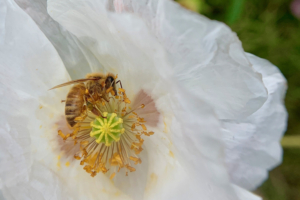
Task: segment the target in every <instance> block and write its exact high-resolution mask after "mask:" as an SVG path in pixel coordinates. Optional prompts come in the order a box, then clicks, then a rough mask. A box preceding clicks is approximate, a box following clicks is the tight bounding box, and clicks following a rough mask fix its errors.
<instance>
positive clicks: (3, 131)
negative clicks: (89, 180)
mask: <svg viewBox="0 0 300 200" xmlns="http://www.w3.org/2000/svg"><path fill="white" fill-rule="evenodd" d="M0 9H1V11H0V33H1V35H0V68H1V74H0V80H1V83H0V94H1V97H2V98H1V99H0V110H1V115H0V119H1V120H0V123H1V124H0V127H1V128H0V142H1V145H0V146H1V147H0V152H1V154H0V157H1V159H0V165H1V169H0V187H1V190H2V192H3V195H4V196H5V197H7V198H8V199H34V198H35V197H36V199H48V198H49V197H50V194H49V193H47V192H50V193H51V192H52V193H54V192H55V191H56V190H57V187H58V185H57V184H56V183H57V182H52V181H51V180H50V179H48V178H47V181H49V183H48V184H49V185H48V187H47V188H44V187H42V185H40V184H38V182H40V181H41V180H43V179H44V178H45V177H49V176H51V177H54V176H55V174H53V175H51V174H52V173H51V174H49V173H50V171H49V170H47V171H48V173H44V174H40V173H42V171H36V167H38V166H36V165H35V164H34V163H35V160H34V158H33V157H34V154H38V152H36V151H37V149H36V146H39V145H42V144H40V143H37V142H36V141H39V139H40V138H42V134H41V131H42V130H43V127H42V126H40V125H41V121H42V119H40V118H39V117H38V116H37V111H38V110H40V108H42V107H44V109H48V107H51V113H50V114H51V115H48V116H47V117H46V118H45V119H43V120H46V121H47V122H48V123H51V122H53V119H54V117H55V116H56V114H57V113H61V112H62V109H63V107H62V105H60V104H55V106H53V102H55V101H59V99H61V98H64V97H65V92H66V91H63V90H58V91H56V92H48V89H49V88H51V87H52V86H53V85H55V84H58V83H60V82H62V81H67V80H69V75H68V73H67V72H66V70H65V68H64V66H63V64H62V62H61V59H60V58H59V56H58V54H57V53H56V51H55V49H54V48H53V46H52V45H51V43H50V42H49V41H48V40H47V38H46V37H45V36H44V34H43V33H42V32H41V31H40V30H39V28H38V27H37V26H36V25H35V23H34V22H33V21H32V20H31V19H30V17H29V16H27V15H26V14H25V13H24V12H23V11H22V10H21V9H20V8H19V7H18V6H17V5H16V4H15V2H14V1H10V0H8V1H1V2H0ZM51 104H52V105H51ZM41 165H43V164H42V163H39V166H41ZM43 167H44V166H41V168H43ZM48 175H49V176H48ZM56 179H58V178H56ZM50 183H51V184H50ZM22 186H24V187H22ZM25 186H26V187H25ZM16 191H18V192H16ZM43 191H45V192H43ZM51 197H52V196H51Z"/></svg>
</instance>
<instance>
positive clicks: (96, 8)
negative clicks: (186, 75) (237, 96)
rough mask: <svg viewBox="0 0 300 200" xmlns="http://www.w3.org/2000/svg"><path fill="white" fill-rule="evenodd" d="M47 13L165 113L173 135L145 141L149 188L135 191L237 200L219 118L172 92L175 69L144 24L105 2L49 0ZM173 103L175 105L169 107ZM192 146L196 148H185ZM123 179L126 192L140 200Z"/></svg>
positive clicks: (159, 134) (171, 196)
mask: <svg viewBox="0 0 300 200" xmlns="http://www.w3.org/2000/svg"><path fill="white" fill-rule="evenodd" d="M48 12H49V13H50V15H51V16H52V17H53V18H54V19H55V20H57V21H58V22H59V23H60V24H61V25H62V26H64V27H66V29H67V30H68V31H70V32H71V33H72V34H74V35H76V36H77V38H78V39H79V40H80V41H81V42H82V43H83V44H85V45H86V46H87V47H89V48H90V49H91V52H93V54H94V55H95V57H96V58H97V59H98V60H99V62H101V63H102V65H103V66H104V70H105V71H112V72H114V73H118V74H119V77H120V80H122V84H123V87H124V88H126V91H129V92H130V91H131V90H132V91H138V90H137V88H142V89H144V90H145V91H147V92H149V93H150V94H151V96H152V97H153V98H154V99H155V101H156V106H157V108H158V110H159V112H160V113H162V116H163V118H164V119H163V120H164V123H165V124H166V125H165V126H166V127H167V129H169V131H170V134H171V135H168V134H167V135H166V133H162V132H160V131H159V130H164V127H161V125H159V126H158V129H157V130H154V132H155V134H154V135H153V137H152V136H151V137H150V138H147V139H146V140H145V149H146V150H147V156H148V171H147V183H146V189H145V191H139V190H140V188H137V190H135V189H134V187H136V186H134V184H133V185H132V186H133V190H134V191H135V192H136V193H142V194H143V193H144V195H143V197H144V199H181V198H182V197H183V196H186V195H187V194H189V195H190V197H191V198H196V197H199V198H202V199H220V198H223V199H230V200H233V199H237V196H236V195H235V193H234V191H233V189H232V188H231V185H230V183H229V177H228V176H227V171H226V169H225V168H224V164H223V163H222V153H221V152H222V144H221V143H220V136H221V135H220V132H219V126H218V120H217V119H216V118H215V116H214V115H213V112H212V110H211V109H208V108H207V105H206V104H205V103H203V102H201V101H200V100H199V99H198V98H196V97H189V99H185V98H183V97H185V96H183V95H190V93H184V92H180V91H184V90H185V89H181V90H179V89H178V91H177V90H174V91H173V90H172V88H179V86H178V84H176V82H175V83H174V82H171V83H169V82H168V81H165V80H166V79H167V78H170V75H169V74H164V73H163V72H164V71H163V70H165V71H167V69H170V67H169V65H168V63H167V62H166V56H165V54H164V49H163V47H162V46H161V45H160V44H159V43H158V41H157V40H156V38H155V37H153V35H151V34H149V33H150V32H149V30H148V28H147V27H146V26H145V25H144V22H143V21H142V20H140V19H139V18H138V17H136V16H134V15H131V14H122V16H121V17H120V16H119V15H117V14H115V13H110V12H107V11H106V8H105V7H104V6H103V3H102V2H100V1H80V0H78V1H49V2H48ZM139 36H140V37H139ZM99 70H101V69H99ZM128 71H130V73H128ZM168 72H170V73H171V74H172V71H171V70H169V71H168ZM127 86H129V89H127V88H128V87H127ZM172 91H173V92H172ZM135 93H136V92H135ZM172 94H174V95H172ZM129 96H131V95H130V93H129ZM192 100H193V101H192ZM177 103H180V104H179V105H178V104H177ZM170 104H173V106H174V107H172V108H170ZM186 107H187V108H188V109H185V108H186ZM195 107H197V109H196V110H195V109H194V108H195ZM174 110H175V111H176V113H173V111H174ZM201 112H202V113H203V115H200V113H201ZM173 116H175V117H173ZM183 117H184V118H185V120H184V121H183V119H182V118H183ZM176 118H178V119H176ZM218 135H219V137H218ZM182 137H184V138H182ZM190 142H192V143H193V144H194V145H193V146H192V145H190V147H191V148H190V149H185V147H187V145H189V144H190ZM208 143H210V144H211V145H207V144H208ZM204 144H205V145H204ZM154 146H155V149H153V147H154ZM171 149H173V150H174V153H172V150H171ZM176 152H178V153H176ZM177 155H178V156H179V157H178V158H177ZM173 157H175V160H174V158H173ZM179 158H180V159H179ZM177 159H178V160H177ZM143 172H144V171H142V172H141V171H138V170H137V171H136V172H135V174H136V175H137V176H141V177H143ZM129 177H130V176H129ZM131 180H132V179H131ZM118 181H122V180H118ZM118 181H117V180H116V183H117V184H118V186H117V187H118V188H120V190H121V191H122V192H125V193H127V194H128V195H130V196H131V197H133V198H134V199H139V198H138V197H139V196H138V195H137V194H134V192H131V191H128V190H125V189H124V188H126V185H125V186H124V185H121V184H119V183H118ZM128 182H129V184H130V183H131V182H130V181H128Z"/></svg>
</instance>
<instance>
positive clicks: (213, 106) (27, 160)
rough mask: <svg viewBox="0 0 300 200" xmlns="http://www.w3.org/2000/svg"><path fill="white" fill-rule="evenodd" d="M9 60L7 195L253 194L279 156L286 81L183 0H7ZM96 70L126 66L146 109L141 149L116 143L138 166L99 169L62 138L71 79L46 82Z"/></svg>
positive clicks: (3, 54)
mask: <svg viewBox="0 0 300 200" xmlns="http://www.w3.org/2000/svg"><path fill="white" fill-rule="evenodd" d="M19 6H20V7H19ZM22 9H23V10H22ZM0 67H1V73H0V93H1V96H2V98H1V100H0V110H1V114H0V119H1V120H0V123H1V124H0V144H1V145H0V163H1V168H0V188H1V192H2V195H3V197H4V199H22V200H23V199H38V200H40V199H185V198H188V199H203V200H220V199H222V200H238V199H242V200H256V199H260V198H259V197H257V196H255V195H254V194H252V193H250V192H249V191H248V190H253V189H255V188H256V187H258V186H259V185H260V184H261V183H262V182H263V181H264V180H265V179H266V177H267V172H268V170H270V169H271V168H272V167H274V166H276V165H277V164H278V163H280V161H281V156H282V152H281V151H282V150H281V147H280V143H279V140H280V138H281V136H282V134H283V133H284V131H285V128H286V118H287V114H286V111H285V107H284V105H283V98H284V95H285V90H286V81H285V79H284V77H283V76H282V74H281V73H280V71H279V70H278V69H277V68H276V67H275V66H273V65H272V64H271V63H269V62H268V61H266V60H263V59H260V58H257V57H256V56H254V55H251V54H247V53H245V52H244V51H243V49H242V46H241V43H240V41H239V40H238V38H237V36H236V35H235V34H234V33H233V32H232V31H231V30H230V29H229V28H228V27H227V26H226V25H224V24H222V23H220V22H216V21H211V20H209V19H207V18H205V17H203V16H200V15H198V14H195V13H192V12H190V11H187V10H185V9H183V8H181V7H180V6H179V5H177V4H176V3H175V2H172V1H169V0H147V1H146V0H114V1H113V0H98V1H96V0H64V1H61V0H48V2H46V0H16V2H14V1H13V0H0ZM92 72H102V73H108V72H110V73H113V74H117V75H118V78H117V79H118V80H121V82H122V86H123V88H124V90H125V91H126V98H127V97H128V100H129V99H130V100H129V101H127V104H126V106H127V107H130V106H131V107H132V108H131V109H135V107H139V106H141V105H144V106H142V107H145V110H143V109H144V108H141V109H137V110H136V112H137V115H139V116H140V118H139V119H143V118H144V119H145V121H146V122H144V121H143V120H142V121H140V122H141V123H139V126H140V130H141V128H143V130H144V131H146V133H145V134H143V135H142V136H141V137H142V140H143V142H141V146H139V147H141V148H142V149H143V150H142V149H140V150H141V151H139V152H138V153H137V155H135V153H136V152H133V151H134V148H133V149H132V148H130V146H129V147H128V148H127V147H124V149H126V148H127V149H126V151H125V150H122V151H118V152H119V153H120V152H121V153H122V152H123V153H124V152H126V153H124V154H123V158H124V160H126V159H127V161H126V163H127V164H128V166H129V165H130V166H131V167H133V168H134V170H130V169H132V168H130V167H127V168H126V167H124V166H123V165H122V166H123V168H122V169H121V170H120V171H119V172H118V170H117V168H116V167H113V166H111V168H110V169H109V170H108V172H106V171H105V170H104V171H103V170H102V172H106V173H102V172H101V170H100V171H99V173H96V174H92V173H91V171H89V170H90V169H87V168H86V169H85V170H84V169H83V168H84V166H83V165H81V164H80V162H81V161H79V160H76V159H75V158H74V155H75V157H76V155H77V154H76V153H77V152H78V151H79V144H75V145H74V141H73V140H71V137H72V136H71V137H70V138H68V139H67V138H65V139H66V140H63V139H62V138H61V137H60V136H59V135H58V134H57V133H58V131H59V130H61V131H62V133H63V134H64V135H62V137H66V134H67V133H71V132H72V131H73V130H70V129H69V128H68V126H67V123H66V121H65V119H64V106H65V104H64V103H61V100H65V99H66V94H67V93H68V90H69V89H70V87H61V88H59V89H55V90H50V91H49V89H50V88H52V87H54V86H56V85H58V84H61V83H64V82H67V81H70V80H76V79H80V78H84V77H85V75H86V74H87V73H92ZM120 94H121V93H120ZM141 94H142V97H144V98H142V99H140V101H138V100H137V99H138V97H140V96H139V95H141ZM121 96H122V95H121ZM124 98H125V97H124ZM116 101H117V100H116ZM136 105H137V106H136ZM122 108H124V106H123V107H122ZM128 109H129V108H128ZM125 110H126V109H125ZM105 111H108V109H106V110H105ZM128 112H129V111H128ZM118 117H119V118H122V119H123V116H121V115H120V116H118ZM93 120H94V118H93ZM121 121H122V120H121ZM121 121H120V122H121ZM122 123H123V124H124V129H125V132H126V131H130V130H129V129H126V125H128V126H130V127H132V123H131V122H130V124H128V123H129V122H128V121H127V122H126V119H125V118H124V119H123V121H122ZM126 123H127V124H126ZM142 124H143V125H142ZM144 126H145V127H144ZM120 130H121V128H120ZM122 134H125V133H122ZM147 134H148V135H147ZM119 136H120V135H119ZM119 136H118V137H119ZM91 137H92V136H91ZM120 137H121V139H120V141H122V137H125V136H124V135H121V136H120ZM117 140H118V139H116V140H115V141H113V142H115V143H117V142H118V141H117ZM70 141H71V142H70ZM139 141H141V140H139ZM99 144H100V143H99ZM102 145H104V144H102ZM126 154H129V155H126ZM130 155H135V156H138V159H140V160H130ZM133 157H134V156H133ZM112 159H116V157H113V155H112V156H108V157H107V162H111V163H112ZM122 162H123V164H124V162H125V161H122ZM135 162H136V163H135ZM86 163H87V162H86ZM86 166H87V165H86ZM117 166H120V165H118V164H117ZM86 171H89V173H87V172H86ZM126 174H128V176H126ZM91 175H93V176H94V177H91ZM0 195H1V194H0ZM0 198H1V196H0Z"/></svg>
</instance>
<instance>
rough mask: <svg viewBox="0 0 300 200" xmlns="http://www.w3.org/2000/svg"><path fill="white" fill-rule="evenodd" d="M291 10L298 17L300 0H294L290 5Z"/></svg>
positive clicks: (299, 17) (299, 15)
mask: <svg viewBox="0 0 300 200" xmlns="http://www.w3.org/2000/svg"><path fill="white" fill-rule="evenodd" d="M290 8H291V11H292V13H293V15H294V16H295V17H297V18H298V19H300V0H294V1H293V2H292V3H291V5H290Z"/></svg>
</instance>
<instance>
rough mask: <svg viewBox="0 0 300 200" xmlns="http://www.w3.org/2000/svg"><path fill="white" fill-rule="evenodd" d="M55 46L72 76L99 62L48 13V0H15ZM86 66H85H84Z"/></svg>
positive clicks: (80, 76) (92, 68) (92, 67)
mask: <svg viewBox="0 0 300 200" xmlns="http://www.w3.org/2000/svg"><path fill="white" fill-rule="evenodd" d="M15 2H16V3H17V4H18V5H19V6H20V7H21V8H22V9H23V10H24V11H25V12H26V13H27V14H28V15H29V16H30V17H31V18H32V19H33V20H34V21H35V23H36V24H37V25H38V26H39V28H40V29H41V31H42V32H43V33H44V34H45V36H46V37H47V38H48V40H49V41H50V42H51V43H52V45H53V46H54V47H55V49H56V51H57V52H58V54H59V56H60V57H61V59H62V61H63V63H64V65H65V67H66V68H67V70H68V73H69V74H70V76H71V78H72V79H73V80H74V79H80V78H83V77H82V74H87V73H91V72H92V71H95V69H94V68H95V67H97V66H98V65H99V63H98V62H97V61H96V59H95V58H94V56H93V54H91V53H90V52H89V50H88V49H86V48H85V46H84V45H82V44H81V43H80V41H79V40H78V39H77V38H76V37H75V36H74V35H72V34H71V33H70V32H68V31H67V30H66V29H65V28H64V27H62V26H60V25H59V24H58V23H57V22H56V21H54V20H53V19H52V18H51V17H50V16H49V14H48V13H47V0H15ZM83 66H84V67H83Z"/></svg>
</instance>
